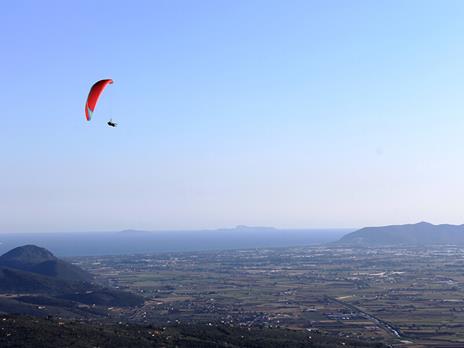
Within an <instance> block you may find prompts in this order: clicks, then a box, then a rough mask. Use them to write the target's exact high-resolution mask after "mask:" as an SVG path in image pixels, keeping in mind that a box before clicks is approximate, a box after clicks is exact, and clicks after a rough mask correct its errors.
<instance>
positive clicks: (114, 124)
mask: <svg viewBox="0 0 464 348" xmlns="http://www.w3.org/2000/svg"><path fill="white" fill-rule="evenodd" d="M106 123H107V124H108V126H110V127H113V128H114V127H116V126H117V125H118V124H117V123H115V122H113V119H110V120H109V121H108V122H106Z"/></svg>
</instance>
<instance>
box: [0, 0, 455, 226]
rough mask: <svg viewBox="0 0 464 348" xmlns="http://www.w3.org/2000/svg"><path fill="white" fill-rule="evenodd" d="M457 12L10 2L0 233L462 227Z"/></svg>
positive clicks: (409, 4)
mask: <svg viewBox="0 0 464 348" xmlns="http://www.w3.org/2000/svg"><path fill="white" fill-rule="evenodd" d="M463 15H464V3H463V2H461V1H423V0H421V1H354V0H353V1H326V0H324V1H270V0H267V1H258V0H255V1H248V0H247V1H245V0H244V1H175V0H174V1H173V0H170V1H133V2H126V1H98V2H97V1H66V2H63V1H40V2H36V1H9V2H4V3H2V5H1V11H0V43H1V45H2V47H3V48H4V49H3V50H2V54H1V55H0V76H1V80H0V81H1V82H0V102H1V104H2V111H3V117H2V125H1V126H0V154H1V159H2V164H1V169H2V170H1V171H0V232H16V231H17V232H24V231H28V232H34V231H88V230H92V231H94V230H95V231H96V230H112V229H124V228H140V229H166V228H169V229H170V228H172V229H178V228H214V227H222V226H231V225H236V224H249V225H274V226H277V227H317V228H319V227H361V226H365V225H379V224H390V223H405V222H416V221H419V220H427V221H431V222H435V223H445V222H446V223H463V222H464V214H463V208H462V206H463V204H462V203H463V201H462V200H463V197H464V180H463V178H464V137H463V134H464V117H463V114H464V112H463V105H464V99H463V92H464V88H463V86H464V45H463V40H462V38H463V37H464V22H463V21H462V18H464V17H463ZM102 78H112V79H113V80H114V81H115V83H114V84H113V85H111V86H109V87H108V88H107V90H106V91H105V92H104V95H103V96H102V98H101V100H100V103H99V104H98V106H97V109H96V111H95V114H94V118H93V120H92V122H90V123H88V122H86V121H85V117H84V102H85V97H86V95H87V93H88V90H89V88H90V86H91V85H92V84H93V83H94V82H95V81H97V80H99V79H102ZM110 117H112V118H113V119H114V120H115V121H116V122H119V124H120V126H119V127H118V128H116V129H110V128H108V127H107V126H106V121H107V120H108V119H109V118H110Z"/></svg>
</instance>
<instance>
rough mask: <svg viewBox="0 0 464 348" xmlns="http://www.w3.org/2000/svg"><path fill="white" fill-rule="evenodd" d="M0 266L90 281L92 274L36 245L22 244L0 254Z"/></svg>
mask: <svg viewBox="0 0 464 348" xmlns="http://www.w3.org/2000/svg"><path fill="white" fill-rule="evenodd" d="M0 267H9V268H14V269H18V270H22V271H27V272H33V273H37V274H42V275H47V276H52V277H56V278H60V279H66V280H73V281H90V280H91V279H92V276H91V275H90V274H88V273H87V272H85V271H84V270H82V269H80V268H79V267H76V266H74V265H72V264H70V263H68V262H65V261H63V260H60V259H58V258H57V257H55V255H53V254H52V253H51V252H50V251H48V250H47V249H45V248H41V247H38V246H36V245H23V246H20V247H17V248H14V249H12V250H10V251H8V252H7V253H5V254H3V255H2V256H0Z"/></svg>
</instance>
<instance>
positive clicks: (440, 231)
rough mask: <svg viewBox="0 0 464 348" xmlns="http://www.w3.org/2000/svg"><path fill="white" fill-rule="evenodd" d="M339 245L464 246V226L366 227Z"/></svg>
mask: <svg viewBox="0 0 464 348" xmlns="http://www.w3.org/2000/svg"><path fill="white" fill-rule="evenodd" d="M337 243H339V244H349V245H360V246H388V245H434V244H457V245H460V244H462V245H464V225H432V224H430V223H427V222H420V223H417V224H408V225H392V226H382V227H365V228H362V229H360V230H358V231H355V232H351V233H348V234H347V235H345V236H343V237H342V238H341V239H340V240H339V241H338V242H337Z"/></svg>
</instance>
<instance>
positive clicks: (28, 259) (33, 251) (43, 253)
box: [0, 245, 57, 264]
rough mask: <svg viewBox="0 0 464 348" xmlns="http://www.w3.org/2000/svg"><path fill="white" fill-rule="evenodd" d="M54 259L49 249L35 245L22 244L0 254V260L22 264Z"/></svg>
mask: <svg viewBox="0 0 464 348" xmlns="http://www.w3.org/2000/svg"><path fill="white" fill-rule="evenodd" d="M56 259H57V258H56V257H55V255H53V254H52V253H51V252H50V251H48V250H47V249H45V248H41V247H38V246H36V245H23V246H20V247H17V248H14V249H12V250H10V251H8V252H7V253H5V254H3V255H2V256H0V260H1V261H3V262H6V261H8V262H18V263H23V264H38V263H42V262H46V261H53V260H56Z"/></svg>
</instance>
